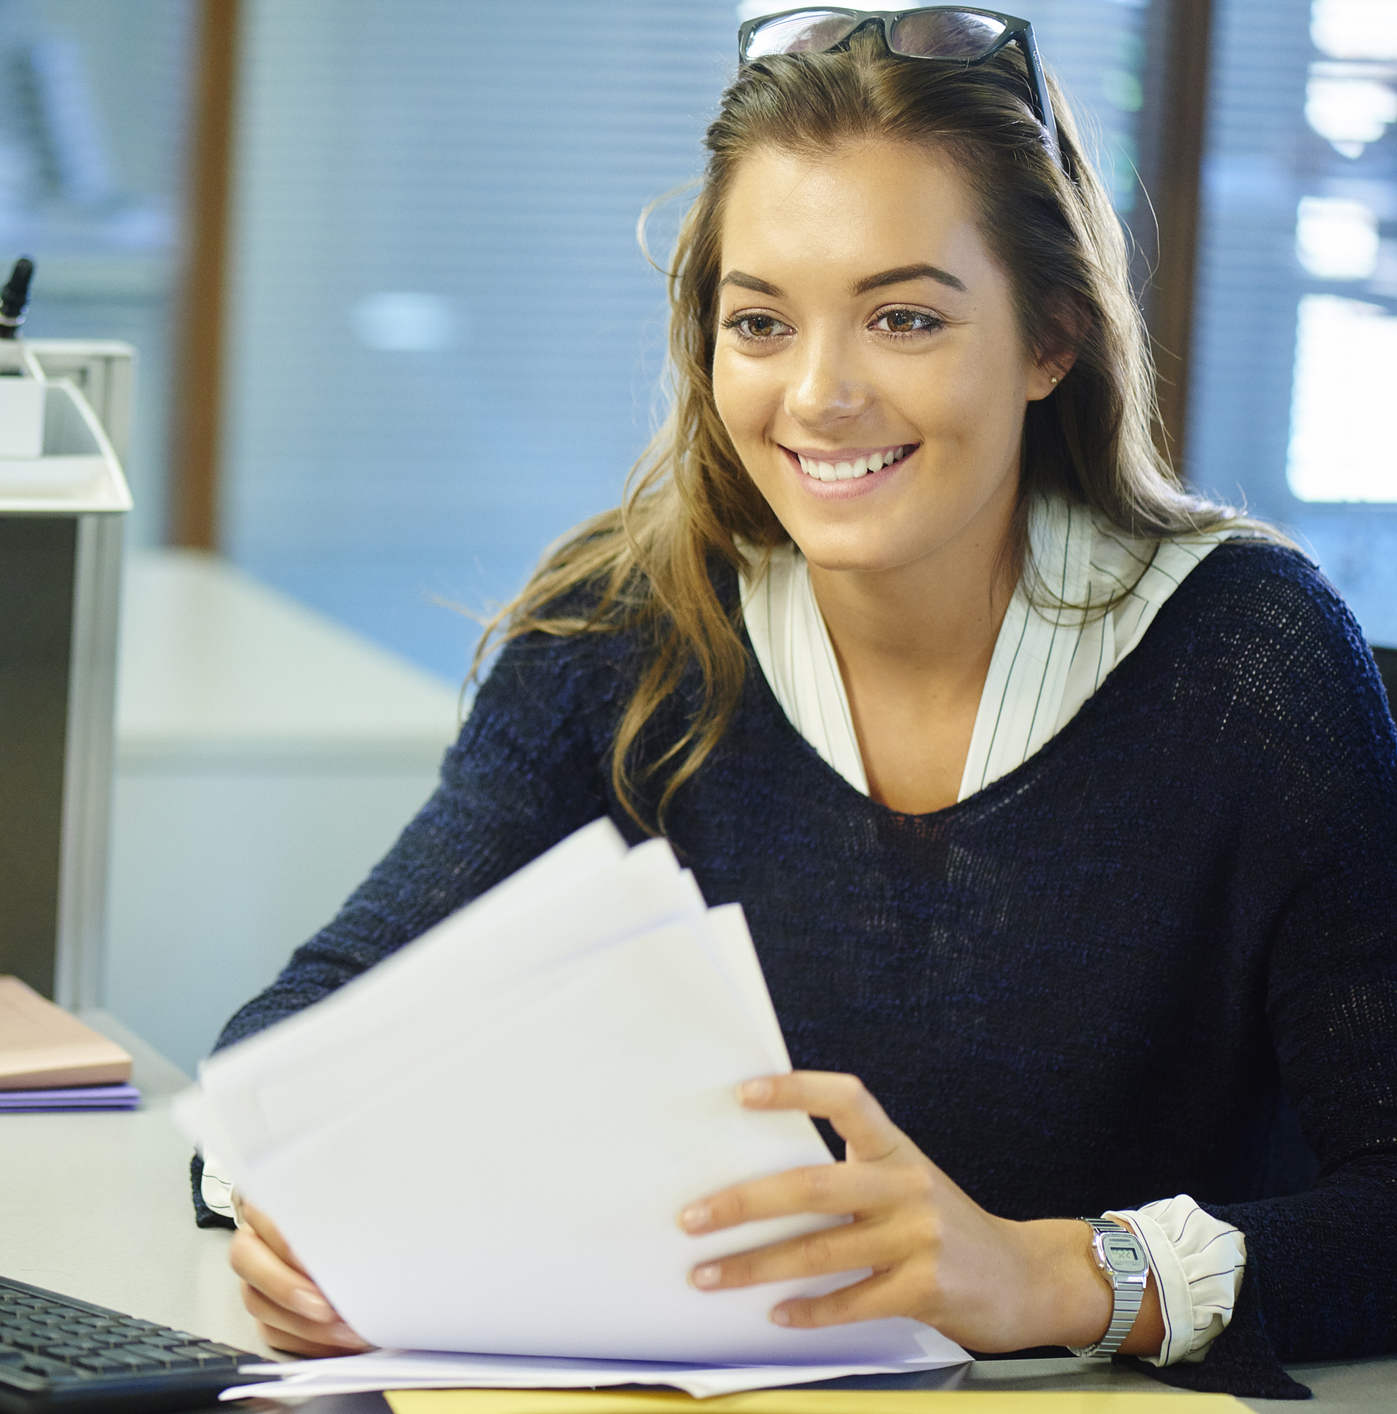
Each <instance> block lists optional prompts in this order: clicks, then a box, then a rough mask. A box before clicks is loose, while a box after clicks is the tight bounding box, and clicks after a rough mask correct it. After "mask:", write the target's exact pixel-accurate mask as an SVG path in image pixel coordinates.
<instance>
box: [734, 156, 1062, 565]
mask: <svg viewBox="0 0 1397 1414" xmlns="http://www.w3.org/2000/svg"><path fill="white" fill-rule="evenodd" d="M722 271H723V282H722V288H721V290H720V305H719V316H718V317H719V320H720V328H719V331H718V341H717V352H716V355H715V358H714V366H713V387H714V396H715V399H716V401H717V406H718V413H719V416H720V417H721V418H722V419H723V423H724V424H725V426H726V427H727V430H728V433H729V435H730V436H731V438H732V441H733V444H734V446H735V447H736V449H737V453H738V455H739V456H740V457H741V458H742V463H743V465H744V466H745V467H746V468H747V471H748V473H749V475H750V476H751V477H752V480H753V481H754V482H756V484H757V486H758V488H759V489H760V490H761V492H762V495H764V496H765V497H766V499H767V501H768V502H769V503H770V505H771V508H772V510H773V511H774V512H775V513H776V515H777V517H778V518H779V520H780V521H781V523H782V525H783V526H785V528H786V530H787V532H788V533H789V534H790V536H791V538H792V540H794V541H795V543H796V544H797V545H798V546H799V547H800V548H801V550H802V551H803V552H804V554H805V556H806V558H807V559H809V560H810V562H811V563H812V564H813V565H817V566H819V567H820V568H822V569H826V570H863V571H879V570H896V569H901V568H905V567H910V566H913V565H915V564H917V563H918V562H920V561H924V560H926V559H927V558H928V557H930V556H935V555H936V554H937V553H938V552H939V551H941V550H943V549H945V548H946V547H948V546H950V545H952V544H959V545H961V546H965V547H968V546H969V545H970V544H971V543H972V541H973V542H983V545H984V548H986V549H988V550H991V551H993V552H995V553H997V551H998V549H999V547H1000V545H1001V544H1002V542H1003V537H1004V534H1005V532H1006V529H1007V526H1008V524H1009V518H1010V516H1011V515H1012V511H1013V506H1014V502H1015V497H1016V491H1017V484H1018V450H1019V439H1020V434H1021V432H1022V428H1023V419H1024V409H1025V406H1026V404H1027V403H1028V402H1029V401H1030V400H1032V399H1035V398H1042V397H1045V396H1046V395H1047V394H1048V393H1049V392H1051V391H1052V386H1053V385H1052V383H1051V381H1050V380H1051V376H1052V375H1053V374H1054V373H1060V372H1061V369H1060V368H1059V367H1056V366H1055V367H1051V368H1050V367H1039V366H1038V364H1037V363H1036V362H1035V361H1034V359H1033V358H1032V357H1030V355H1029V353H1028V352H1027V351H1026V350H1025V348H1024V347H1023V344H1022V342H1021V340H1020V337H1019V332H1018V328H1017V325H1016V323H1015V319H1014V312H1013V308H1012V304H1011V290H1010V285H1009V280H1008V278H1007V277H1006V275H1005V274H1004V272H1003V271H1002V270H1000V269H999V268H998V267H997V266H996V265H995V263H994V262H993V260H992V259H991V258H990V253H989V251H988V249H987V248H986V246H985V243H984V241H983V240H982V239H981V236H980V233H979V231H978V230H977V228H976V224H975V219H974V206H973V202H972V199H971V196H970V193H969V192H968V191H967V190H966V188H965V186H964V184H963V183H962V181H961V179H960V177H959V175H958V174H957V173H956V171H955V169H954V168H953V167H952V166H951V165H950V164H949V163H948V162H946V161H945V160H943V159H941V158H940V157H938V156H937V155H936V154H935V153H933V152H929V151H927V150H926V149H924V148H921V147H916V146H912V145H907V144H901V143H893V142H884V141H875V142H869V143H865V144H861V145H852V144H851V145H848V146H845V147H841V148H839V149H836V150H835V151H833V152H830V153H827V154H822V155H820V156H818V157H810V156H796V155H793V154H791V153H788V152H780V151H776V150H770V149H763V150H759V151H757V152H755V153H753V154H751V155H750V156H748V157H747V158H745V159H744V160H743V161H742V162H741V163H740V165H739V167H738V169H737V172H736V174H735V178H734V181H733V185H732V188H731V190H730V192H729V195H728V202H727V208H726V214H725V217H724V221H723V229H722ZM967 537H970V539H969V540H967ZM991 542H992V543H991Z"/></svg>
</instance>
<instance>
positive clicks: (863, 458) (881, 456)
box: [787, 444, 916, 481]
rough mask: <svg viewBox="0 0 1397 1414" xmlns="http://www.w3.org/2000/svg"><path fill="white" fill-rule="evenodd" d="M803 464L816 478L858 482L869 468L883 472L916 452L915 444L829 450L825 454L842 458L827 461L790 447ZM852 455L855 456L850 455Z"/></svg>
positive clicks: (801, 465)
mask: <svg viewBox="0 0 1397 1414" xmlns="http://www.w3.org/2000/svg"><path fill="white" fill-rule="evenodd" d="M787 450H788V451H790V452H791V454H792V456H794V457H795V458H796V460H797V461H798V462H799V463H800V469H801V470H802V471H803V472H804V473H805V474H806V475H807V476H809V477H812V478H813V479H814V480H816V481H855V480H857V479H858V478H859V477H860V476H867V475H868V473H869V472H870V471H881V470H882V469H883V468H884V467H885V466H892V465H893V463H894V462H899V461H901V460H902V459H903V457H905V456H906V455H907V454H908V453H909V452H912V451H915V450H916V448H915V444H913V445H909V446H905V447H884V448H881V449H878V450H875V451H872V452H865V451H863V450H862V449H861V448H858V449H856V448H853V447H851V448H849V451H848V452H845V453H837V452H830V453H826V454H825V455H826V456H842V460H839V461H824V460H820V459H819V458H818V457H816V456H811V455H808V454H806V453H804V452H797V451H795V450H794V449H793V448H787ZM851 454H852V455H851Z"/></svg>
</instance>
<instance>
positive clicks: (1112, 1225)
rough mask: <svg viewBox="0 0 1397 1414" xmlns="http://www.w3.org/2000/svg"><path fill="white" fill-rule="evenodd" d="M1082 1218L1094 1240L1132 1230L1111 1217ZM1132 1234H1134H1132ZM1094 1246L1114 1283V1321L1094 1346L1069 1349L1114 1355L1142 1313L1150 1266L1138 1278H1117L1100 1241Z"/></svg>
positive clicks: (1083, 1354)
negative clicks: (1088, 1226)
mask: <svg viewBox="0 0 1397 1414" xmlns="http://www.w3.org/2000/svg"><path fill="white" fill-rule="evenodd" d="M1081 1221H1082V1222H1084V1223H1087V1224H1089V1225H1090V1226H1091V1229H1092V1236H1093V1238H1094V1239H1099V1236H1100V1235H1101V1234H1103V1233H1129V1232H1130V1229H1129V1228H1127V1227H1124V1226H1123V1225H1122V1224H1121V1223H1117V1222H1112V1221H1111V1220H1110V1219H1109V1218H1082V1219H1081ZM1131 1236H1134V1234H1133V1233H1132V1234H1131ZM1137 1242H1138V1239H1137ZM1092 1247H1093V1251H1094V1252H1095V1254H1096V1257H1097V1261H1098V1262H1099V1263H1100V1265H1101V1274H1102V1275H1103V1276H1104V1277H1105V1278H1106V1280H1107V1281H1108V1282H1110V1284H1111V1296H1112V1303H1113V1304H1112V1308H1111V1324H1110V1325H1109V1326H1107V1327H1106V1334H1105V1335H1103V1336H1102V1337H1101V1339H1100V1340H1098V1341H1097V1342H1096V1344H1095V1345H1078V1346H1068V1349H1069V1350H1070V1351H1071V1352H1072V1354H1073V1355H1080V1356H1091V1355H1114V1354H1115V1353H1116V1351H1117V1350H1119V1349H1120V1348H1121V1346H1122V1345H1123V1344H1124V1342H1125V1338H1126V1336H1128V1335H1129V1334H1130V1330H1131V1327H1132V1326H1133V1325H1134V1324H1135V1318H1136V1316H1138V1315H1139V1314H1140V1305H1141V1303H1142V1302H1143V1301H1144V1299H1145V1286H1146V1283H1147V1282H1148V1281H1149V1268H1148V1266H1146V1268H1145V1271H1144V1272H1143V1273H1142V1274H1141V1275H1140V1276H1139V1278H1138V1279H1137V1278H1135V1277H1126V1278H1124V1279H1121V1278H1118V1277H1117V1275H1116V1273H1115V1272H1114V1271H1113V1270H1112V1269H1111V1268H1110V1267H1109V1266H1107V1265H1106V1263H1105V1262H1104V1260H1103V1259H1102V1253H1101V1247H1100V1243H1099V1240H1094V1241H1093V1243H1092ZM1142 1250H1143V1249H1142Z"/></svg>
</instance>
